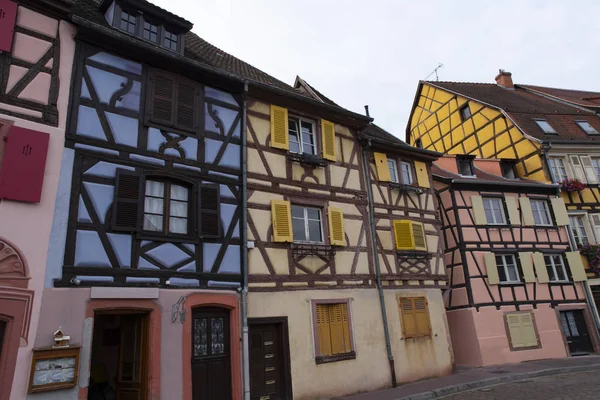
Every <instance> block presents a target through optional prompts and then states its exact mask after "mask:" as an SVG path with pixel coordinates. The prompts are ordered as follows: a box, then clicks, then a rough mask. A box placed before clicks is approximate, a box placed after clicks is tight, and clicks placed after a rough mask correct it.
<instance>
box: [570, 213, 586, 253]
mask: <svg viewBox="0 0 600 400" xmlns="http://www.w3.org/2000/svg"><path fill="white" fill-rule="evenodd" d="M569 226H570V227H571V235H573V240H574V241H575V243H576V244H577V245H581V246H584V245H586V244H589V240H588V236H587V232H586V230H585V222H584V220H583V216H581V215H570V216H569Z"/></svg>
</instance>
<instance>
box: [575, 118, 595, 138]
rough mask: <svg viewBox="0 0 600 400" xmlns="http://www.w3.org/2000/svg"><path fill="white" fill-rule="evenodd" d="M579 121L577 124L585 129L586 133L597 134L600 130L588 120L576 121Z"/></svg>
mask: <svg viewBox="0 0 600 400" xmlns="http://www.w3.org/2000/svg"><path fill="white" fill-rule="evenodd" d="M575 122H576V123H577V125H579V127H580V128H581V129H583V130H584V131H585V133H587V134H588V135H597V134H599V133H600V132H598V131H597V130H596V128H594V127H593V126H592V125H591V124H590V123H589V122H588V121H575Z"/></svg>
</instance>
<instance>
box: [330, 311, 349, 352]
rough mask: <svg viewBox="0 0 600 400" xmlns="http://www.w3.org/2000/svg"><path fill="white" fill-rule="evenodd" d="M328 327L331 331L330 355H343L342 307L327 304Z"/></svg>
mask: <svg viewBox="0 0 600 400" xmlns="http://www.w3.org/2000/svg"><path fill="white" fill-rule="evenodd" d="M328 306H329V327H330V329H331V353H332V354H344V353H345V352H346V346H345V345H344V322H343V318H342V305H341V304H329V305H328Z"/></svg>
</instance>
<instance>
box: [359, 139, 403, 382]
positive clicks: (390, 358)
mask: <svg viewBox="0 0 600 400" xmlns="http://www.w3.org/2000/svg"><path fill="white" fill-rule="evenodd" d="M370 148H371V139H369V142H368V145H367V148H366V149H365V150H364V151H363V164H364V169H365V181H366V184H367V196H368V198H369V222H370V225H371V237H372V243H373V246H372V247H373V257H374V258H375V273H376V275H377V290H378V291H379V304H380V305H381V316H382V318H383V333H384V334H385V347H386V350H387V357H388V362H389V363H390V373H391V374H392V387H396V386H398V385H397V383H396V367H395V365H394V355H393V354H392V346H391V344H390V329H389V326H388V320H387V313H386V311H385V298H384V296H383V286H382V285H381V268H380V265H379V252H378V251H377V245H376V244H375V243H376V241H377V231H376V229H375V210H374V205H373V190H372V187H371V177H370V175H369V160H368V158H367V150H368V149H370Z"/></svg>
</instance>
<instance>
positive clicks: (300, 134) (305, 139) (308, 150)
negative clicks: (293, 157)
mask: <svg viewBox="0 0 600 400" xmlns="http://www.w3.org/2000/svg"><path fill="white" fill-rule="evenodd" d="M288 124H289V138H290V151H291V152H292V153H298V154H310V155H315V154H317V145H316V140H315V124H314V122H312V121H310V120H307V119H304V118H298V117H289V118H288Z"/></svg>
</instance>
